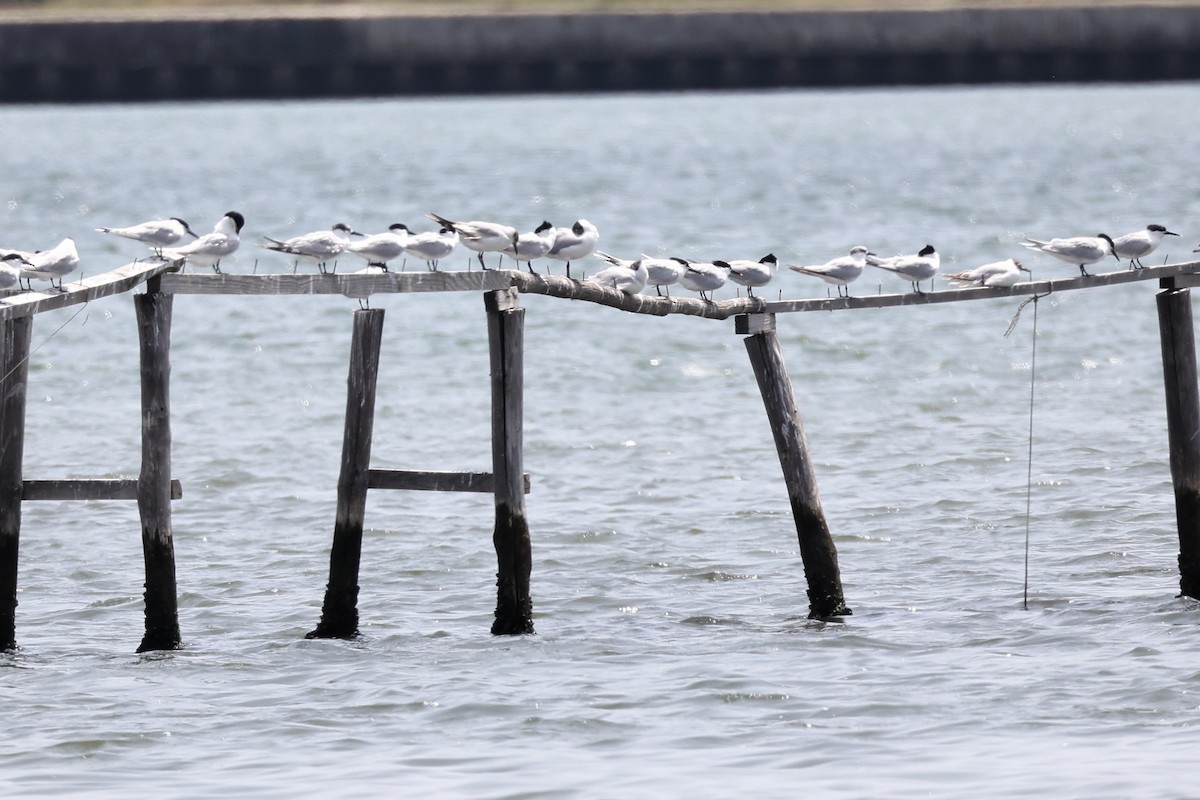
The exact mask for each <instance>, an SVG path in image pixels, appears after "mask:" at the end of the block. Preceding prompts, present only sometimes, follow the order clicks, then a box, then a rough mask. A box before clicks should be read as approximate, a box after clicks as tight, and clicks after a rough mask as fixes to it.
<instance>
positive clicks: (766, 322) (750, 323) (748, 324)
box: [733, 314, 775, 336]
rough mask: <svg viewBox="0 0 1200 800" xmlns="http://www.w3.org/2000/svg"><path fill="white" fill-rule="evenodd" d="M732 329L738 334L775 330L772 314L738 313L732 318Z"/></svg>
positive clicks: (750, 334) (744, 334)
mask: <svg viewBox="0 0 1200 800" xmlns="http://www.w3.org/2000/svg"><path fill="white" fill-rule="evenodd" d="M733 329H734V331H735V332H736V333H737V334H738V335H739V336H752V335H754V334H756V333H767V332H769V331H773V330H775V315H774V314H738V315H737V316H736V317H734V318H733Z"/></svg>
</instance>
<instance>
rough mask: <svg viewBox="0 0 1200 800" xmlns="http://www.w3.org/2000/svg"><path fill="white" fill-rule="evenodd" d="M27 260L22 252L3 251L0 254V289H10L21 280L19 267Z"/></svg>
mask: <svg viewBox="0 0 1200 800" xmlns="http://www.w3.org/2000/svg"><path fill="white" fill-rule="evenodd" d="M28 264H29V260H28V259H26V258H25V255H24V254H23V253H5V254H4V255H2V256H0V289H11V288H12V287H13V285H14V284H19V283H20V281H21V267H22V266H28Z"/></svg>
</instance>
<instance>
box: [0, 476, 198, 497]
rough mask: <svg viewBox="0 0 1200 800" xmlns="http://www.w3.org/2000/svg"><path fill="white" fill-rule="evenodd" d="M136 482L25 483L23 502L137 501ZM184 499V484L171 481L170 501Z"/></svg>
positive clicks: (22, 491) (86, 480)
mask: <svg viewBox="0 0 1200 800" xmlns="http://www.w3.org/2000/svg"><path fill="white" fill-rule="evenodd" d="M137 485H138V482H137V480H136V479H113V480H105V479H81V480H57V481H22V484H21V499H22V500H137ZM181 497H183V484H181V483H180V482H179V481H177V480H172V481H171V499H172V500H178V499H179V498H181Z"/></svg>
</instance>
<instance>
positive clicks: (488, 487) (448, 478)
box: [367, 469, 531, 494]
mask: <svg viewBox="0 0 1200 800" xmlns="http://www.w3.org/2000/svg"><path fill="white" fill-rule="evenodd" d="M524 477H525V494H529V489H530V485H531V484H530V480H529V473H525V476H524ZM367 488H368V489H406V490H408V491H415V492H482V493H491V492H493V491H495V481H494V480H493V478H492V473H490V472H429V471H419V470H401V469H373V470H370V472H368V474H367Z"/></svg>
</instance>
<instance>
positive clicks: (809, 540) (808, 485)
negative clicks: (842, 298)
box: [745, 326, 851, 619]
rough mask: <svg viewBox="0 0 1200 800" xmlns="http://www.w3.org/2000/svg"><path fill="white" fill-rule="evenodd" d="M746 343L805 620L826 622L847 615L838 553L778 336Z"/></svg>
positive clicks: (754, 337) (766, 333)
mask: <svg viewBox="0 0 1200 800" xmlns="http://www.w3.org/2000/svg"><path fill="white" fill-rule="evenodd" d="M768 327H769V326H768ZM745 342H746V352H747V354H748V355H749V356H750V364H751V366H753V368H754V377H755V378H756V379H757V380H758V388H759V391H760V392H761V393H762V398H763V405H764V406H765V407H766V409H767V419H768V420H769V421H770V424H771V432H772V433H773V434H774V435H775V449H776V450H777V451H778V453H779V464H780V466H781V467H783V480H784V483H785V484H786V485H787V490H788V499H789V500H790V501H791V505H792V516H793V517H794V518H795V521H796V533H797V536H798V537H799V540H800V558H801V560H802V561H803V562H804V577H805V579H806V580H807V581H808V604H809V605H808V607H809V613H808V616H809V617H810V618H813V619H826V618H829V617H836V616H842V615H846V614H850V613H851V611H850V609H849V608H847V607H846V601H845V599H844V597H843V594H842V577H841V571H840V569H839V567H838V560H837V548H836V547H834V544H833V537H832V536H831V535H830V533H829V526H828V525H827V524H826V522H825V512H824V511H823V510H822V508H821V496H820V494H819V493H818V492H817V478H816V473H815V472H814V470H813V466H812V460H811V459H810V458H809V455H808V442H807V441H806V440H805V437H804V427H803V425H802V424H801V422H800V413H799V411H797V409H796V397H795V394H794V393H793V391H792V382H791V379H789V378H788V374H787V368H786V366H785V365H784V362H783V350H782V349H781V348H780V346H779V337H778V336H777V335H776V333H775V331H774V330H763V331H762V332H761V333H756V334H754V335H752V336H747V337H746V339H745Z"/></svg>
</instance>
